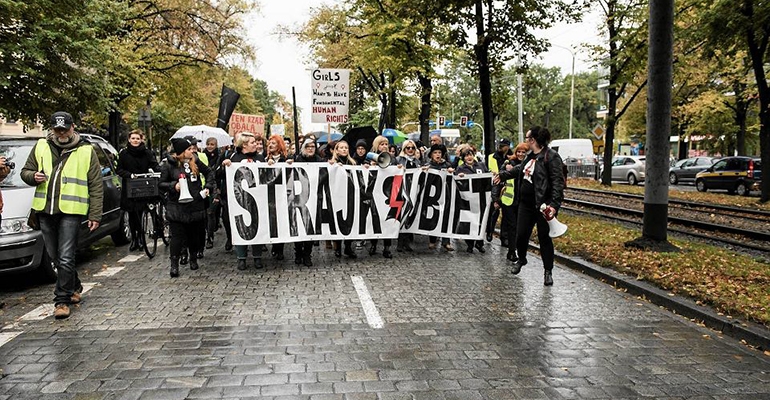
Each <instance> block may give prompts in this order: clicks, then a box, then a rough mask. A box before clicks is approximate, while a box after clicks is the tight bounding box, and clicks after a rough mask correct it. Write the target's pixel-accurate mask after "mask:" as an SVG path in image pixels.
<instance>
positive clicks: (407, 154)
mask: <svg viewBox="0 0 770 400" xmlns="http://www.w3.org/2000/svg"><path fill="white" fill-rule="evenodd" d="M396 162H397V163H398V165H400V166H402V167H403V168H405V169H414V168H420V166H422V161H421V159H420V156H419V150H418V149H417V144H415V143H414V141H412V140H406V141H404V143H403V144H402V146H401V154H399V155H398V157H396ZM412 242H414V234H413V233H400V234H399V235H398V245H397V246H396V250H397V251H412Z"/></svg>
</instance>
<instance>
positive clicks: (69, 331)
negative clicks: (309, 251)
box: [0, 238, 770, 400]
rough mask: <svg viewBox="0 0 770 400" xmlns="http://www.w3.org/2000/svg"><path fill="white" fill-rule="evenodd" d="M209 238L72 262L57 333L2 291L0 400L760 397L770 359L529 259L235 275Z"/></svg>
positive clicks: (323, 255)
mask: <svg viewBox="0 0 770 400" xmlns="http://www.w3.org/2000/svg"><path fill="white" fill-rule="evenodd" d="M218 239H219V241H217V243H216V247H215V248H214V249H212V250H207V252H206V256H205V258H204V259H203V260H202V262H201V269H200V270H198V271H190V270H189V268H183V269H182V270H181V276H180V278H177V279H171V278H169V276H168V270H167V262H168V260H167V253H165V251H166V249H165V247H164V246H162V245H161V247H160V248H159V254H158V256H157V257H155V258H154V259H153V260H148V259H147V258H146V257H145V256H142V257H140V258H139V259H138V260H136V261H127V260H125V259H124V257H125V256H127V255H129V253H128V251H127V247H122V248H118V249H116V248H114V247H110V246H108V245H101V244H100V245H101V247H99V248H97V249H96V250H92V251H90V252H88V253H86V254H81V255H79V272H80V276H81V280H82V281H83V282H84V284H86V285H85V286H86V289H87V292H86V293H85V294H84V295H83V302H82V304H81V305H80V306H77V307H75V308H74V309H73V313H72V316H71V317H70V318H69V319H66V320H62V321H56V320H54V319H53V317H52V316H50V313H51V311H52V308H53V307H52V305H51V299H52V291H53V286H52V285H35V286H29V287H25V288H21V289H20V288H19V287H18V286H19V285H18V284H13V285H12V284H8V283H7V284H6V286H7V287H5V288H4V289H3V290H2V292H0V296H1V298H0V301H2V302H3V303H4V306H3V313H2V315H0V322H1V323H2V326H3V329H2V331H0V338H4V339H5V340H8V339H10V340H9V341H7V343H5V344H4V345H2V347H0V368H2V379H0V399H27V398H29V399H143V400H148V399H201V398H227V399H248V398H263V399H264V398H268V399H269V398H274V399H287V400H288V399H309V400H327V399H330V400H331V399H338V400H344V399H350V400H354V399H355V400H357V399H362V400H363V399H367V400H368V399H372V400H375V399H382V400H390V399H394V400H395V399H471V400H472V399H479V400H482V399H489V400H494V399H560V398H565V399H574V398H578V399H599V398H606V399H623V398H666V399H685V398H694V399H752V400H753V399H770V357H768V356H765V355H764V354H762V353H761V352H758V351H755V350H751V349H749V348H748V347H746V346H743V345H741V344H740V343H738V341H736V340H735V339H732V338H729V337H724V338H723V337H721V335H719V334H718V333H716V332H714V331H711V330H708V329H705V328H702V327H700V326H698V325H697V324H694V323H692V322H690V321H688V320H686V319H683V318H681V317H678V316H676V315H674V314H672V313H670V312H668V311H666V310H662V309H660V308H658V307H655V306H653V305H650V304H648V303H647V302H645V301H642V300H640V299H637V298H635V297H632V296H629V295H627V294H625V293H623V292H620V291H617V290H615V289H613V288H612V287H610V286H609V285H606V284H604V283H602V282H599V281H596V280H593V279H591V278H589V277H586V276H583V275H580V274H577V273H575V272H573V271H572V270H568V269H565V268H561V267H558V266H557V268H556V269H555V270H554V281H555V285H554V286H553V287H544V286H543V270H542V265H541V264H540V260H539V258H538V257H537V256H530V258H529V264H528V265H527V266H525V267H524V269H523V271H522V273H521V274H520V275H518V276H513V275H511V274H510V273H509V270H510V263H509V262H506V261H505V258H504V256H503V255H502V254H501V250H500V248H499V247H498V246H497V245H489V244H487V250H488V251H487V253H486V254H478V253H475V254H473V255H471V254H468V253H466V252H465V245H464V243H461V242H457V243H456V244H455V245H456V247H457V251H455V252H453V253H446V252H444V251H429V250H427V241H426V240H424V238H418V243H416V244H415V248H416V249H417V251H416V252H414V253H395V252H394V258H393V259H392V260H388V259H385V258H383V257H382V256H381V255H377V256H368V255H367V252H366V251H365V250H360V251H359V252H358V254H359V258H358V259H356V260H348V259H346V258H344V257H343V258H342V259H339V260H338V259H336V258H335V257H334V256H333V252H332V251H331V250H326V249H325V248H324V244H323V243H321V246H320V247H315V248H314V252H315V254H314V260H313V261H314V264H315V265H314V266H313V267H310V268H308V267H300V266H296V265H294V263H293V247H292V246H291V245H287V246H286V250H285V255H286V260H284V261H276V260H268V261H267V268H266V269H264V270H256V269H254V268H249V269H248V270H246V271H238V270H236V268H235V257H234V255H231V254H229V253H226V252H225V251H224V250H223V246H222V244H223V243H222V242H221V238H218ZM495 243H497V242H495ZM503 250H505V249H503ZM131 254H132V255H138V254H140V253H138V252H134V253H131ZM266 254H269V253H266ZM121 259H124V262H119V260H121ZM121 268H122V269H121ZM380 326H381V327H380Z"/></svg>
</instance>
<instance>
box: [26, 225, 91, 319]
mask: <svg viewBox="0 0 770 400" xmlns="http://www.w3.org/2000/svg"><path fill="white" fill-rule="evenodd" d="M84 218H85V217H84V216H82V215H72V214H53V215H51V214H43V213H38V214H37V219H38V221H39V223H40V230H41V231H42V232H43V240H44V241H45V250H46V252H47V253H48V257H50V258H51V260H52V261H53V264H54V266H56V269H57V271H58V276H57V278H56V289H54V292H53V294H54V299H53V302H54V304H69V303H70V302H71V297H72V294H74V293H75V291H78V290H81V284H80V278H78V271H77V270H76V269H75V250H77V245H78V229H79V227H80V223H81V222H83V219H84Z"/></svg>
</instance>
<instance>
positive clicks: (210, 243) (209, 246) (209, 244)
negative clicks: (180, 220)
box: [206, 237, 214, 249]
mask: <svg viewBox="0 0 770 400" xmlns="http://www.w3.org/2000/svg"><path fill="white" fill-rule="evenodd" d="M206 248H207V249H213V248H214V238H211V237H208V238H206Z"/></svg>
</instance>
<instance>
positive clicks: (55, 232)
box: [21, 111, 103, 319]
mask: <svg viewBox="0 0 770 400" xmlns="http://www.w3.org/2000/svg"><path fill="white" fill-rule="evenodd" d="M51 129H52V132H51V133H50V134H49V135H48V137H47V138H45V139H40V140H38V142H37V143H36V144H35V147H34V148H33V149H32V151H31V152H30V153H29V157H28V158H27V162H26V163H25V164H24V168H22V170H21V179H22V180H23V181H24V182H26V183H27V184H28V185H30V186H35V187H36V189H35V197H34V199H33V200H32V209H33V210H35V211H36V214H37V219H38V222H39V223H40V230H41V231H42V232H43V240H44V241H45V249H46V252H47V253H48V256H49V257H50V259H51V261H52V262H53V263H54V266H55V267H56V269H57V272H58V274H57V275H58V277H57V279H56V289H55V290H54V305H55V308H54V316H55V317H56V318H57V319H62V318H67V317H69V316H70V305H72V304H77V303H80V293H81V292H82V291H83V286H82V285H81V284H80V279H79V278H78V273H77V270H76V269H75V250H76V248H77V237H78V228H79V227H80V224H81V223H82V222H83V221H84V220H87V221H88V229H90V230H91V231H94V230H96V228H98V227H99V222H100V221H101V219H102V198H103V187H102V173H101V167H100V165H99V159H98V158H97V157H96V151H95V150H94V148H93V147H91V144H90V143H88V141H86V140H84V139H81V138H80V135H79V134H78V133H77V132H75V124H74V123H73V120H72V115H70V114H69V113H66V112H63V111H58V112H55V113H53V115H52V116H51Z"/></svg>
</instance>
